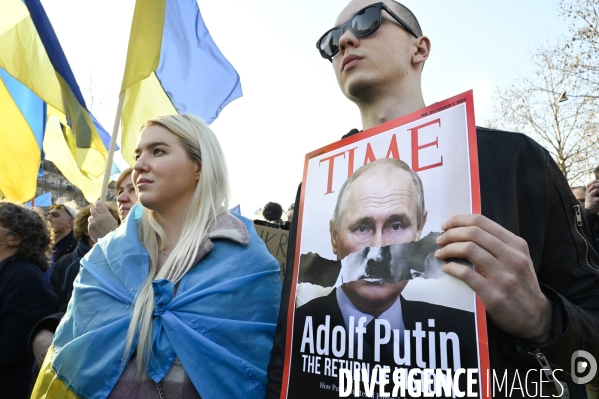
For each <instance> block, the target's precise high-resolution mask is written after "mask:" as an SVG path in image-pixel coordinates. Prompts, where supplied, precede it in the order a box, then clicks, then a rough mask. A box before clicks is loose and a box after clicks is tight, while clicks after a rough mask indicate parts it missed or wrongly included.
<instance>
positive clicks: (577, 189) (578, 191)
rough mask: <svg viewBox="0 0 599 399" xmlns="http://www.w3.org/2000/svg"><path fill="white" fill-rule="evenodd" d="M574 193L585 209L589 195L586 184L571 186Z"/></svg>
mask: <svg viewBox="0 0 599 399" xmlns="http://www.w3.org/2000/svg"><path fill="white" fill-rule="evenodd" d="M570 189H571V190H572V194H574V197H575V198H576V201H578V203H579V204H580V207H581V208H582V209H584V200H585V197H586V195H587V188H586V187H585V186H573V187H570Z"/></svg>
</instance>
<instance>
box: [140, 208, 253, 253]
mask: <svg viewBox="0 0 599 399" xmlns="http://www.w3.org/2000/svg"><path fill="white" fill-rule="evenodd" d="M136 206H138V205H136ZM140 210H141V208H140ZM129 215H130V216H134V215H135V216H134V217H135V219H136V222H137V219H138V218H141V212H139V214H138V212H134V210H133V209H132V210H131V212H130V213H129ZM137 236H138V237H139V241H140V242H141V241H142V236H143V234H142V224H141V223H137ZM218 239H225V240H230V241H233V242H236V243H238V244H241V245H243V246H247V245H248V244H249V243H250V235H249V233H248V230H247V228H246V227H245V223H243V222H242V221H241V220H240V219H238V218H236V217H235V216H233V215H232V214H231V213H230V212H229V211H224V212H222V213H220V214H219V215H217V216H216V218H215V219H214V221H213V222H212V223H211V224H210V226H209V227H208V233H207V235H206V237H204V239H203V240H202V242H201V244H200V247H199V249H198V253H197V255H196V257H195V260H194V264H196V263H198V262H199V261H200V260H201V259H202V258H203V257H204V256H206V254H207V253H208V252H210V251H212V249H213V248H214V243H213V240H218Z"/></svg>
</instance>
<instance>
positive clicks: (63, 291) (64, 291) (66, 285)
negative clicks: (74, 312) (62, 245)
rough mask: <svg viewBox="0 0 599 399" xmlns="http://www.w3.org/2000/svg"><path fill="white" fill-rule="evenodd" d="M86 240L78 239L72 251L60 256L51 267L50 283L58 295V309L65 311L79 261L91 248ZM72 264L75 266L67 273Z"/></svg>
mask: <svg viewBox="0 0 599 399" xmlns="http://www.w3.org/2000/svg"><path fill="white" fill-rule="evenodd" d="M86 241H87V240H79V242H78V243H77V247H75V249H74V250H73V252H71V253H68V254H66V255H64V256H63V257H62V258H60V259H59V260H58V262H56V263H55V264H54V267H53V268H52V274H51V275H50V284H51V285H52V288H54V292H56V295H57V296H58V309H61V310H63V311H66V306H67V304H68V302H69V299H70V298H71V292H72V291H73V281H74V280H75V277H76V276H77V273H79V263H80V262H81V259H83V257H84V256H85V254H87V253H88V252H89V250H90V249H91V248H90V246H89V245H87V242H86ZM73 264H74V265H75V266H74V268H73V270H72V271H71V272H70V274H69V270H70V269H71V265H73ZM75 270H76V271H75ZM73 272H74V274H73Z"/></svg>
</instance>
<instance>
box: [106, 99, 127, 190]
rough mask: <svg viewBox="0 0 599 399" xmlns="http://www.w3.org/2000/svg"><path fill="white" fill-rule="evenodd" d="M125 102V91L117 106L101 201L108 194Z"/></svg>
mask: <svg viewBox="0 0 599 399" xmlns="http://www.w3.org/2000/svg"><path fill="white" fill-rule="evenodd" d="M124 102H125V92H124V91H123V92H122V93H121V95H120V96H119V104H118V105H117V108H116V116H115V117H114V126H113V127H112V137H111V138H110V149H109V150H108V159H107V160H106V170H105V171H104V181H103V182H102V192H101V194H100V201H105V200H106V194H107V193H108V181H109V180H110V172H111V171H112V159H113V157H114V149H115V148H116V139H117V136H118V135H119V125H120V123H121V114H122V113H123V103H124Z"/></svg>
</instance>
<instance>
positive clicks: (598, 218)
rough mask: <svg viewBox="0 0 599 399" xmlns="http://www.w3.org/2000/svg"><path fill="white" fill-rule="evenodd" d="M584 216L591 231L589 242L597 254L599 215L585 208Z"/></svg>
mask: <svg viewBox="0 0 599 399" xmlns="http://www.w3.org/2000/svg"><path fill="white" fill-rule="evenodd" d="M584 216H585V219H586V220H587V223H588V224H589V231H590V232H591V239H590V242H591V244H592V246H593V248H594V249H595V252H597V253H598V254H599V215H598V214H596V213H592V212H591V211H589V210H588V209H585V210H584Z"/></svg>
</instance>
